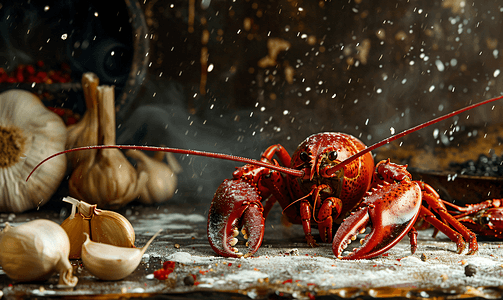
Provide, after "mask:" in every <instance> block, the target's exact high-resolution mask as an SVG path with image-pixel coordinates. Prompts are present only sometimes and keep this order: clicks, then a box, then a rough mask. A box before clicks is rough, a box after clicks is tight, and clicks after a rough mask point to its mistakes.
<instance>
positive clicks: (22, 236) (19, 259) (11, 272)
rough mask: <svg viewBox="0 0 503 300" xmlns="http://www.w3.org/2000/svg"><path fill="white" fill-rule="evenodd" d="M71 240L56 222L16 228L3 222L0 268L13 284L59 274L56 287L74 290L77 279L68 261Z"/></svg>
mask: <svg viewBox="0 0 503 300" xmlns="http://www.w3.org/2000/svg"><path fill="white" fill-rule="evenodd" d="M69 252H70V241H69V240H68V236H67V235H66V232H65V231H64V230H63V229H62V228H61V227H60V226H59V225H58V224H56V223H55V222H53V221H49V220H43V219H40V220H35V221H30V222H28V223H25V224H23V225H20V226H17V227H11V226H10V225H9V224H8V223H6V225H5V228H4V230H3V231H2V232H1V233H0V265H1V266H2V269H3V270H4V271H5V273H6V274H7V276H9V277H10V278H11V279H14V280H16V281H20V282H25V281H40V280H47V279H48V278H49V277H51V275H52V274H53V273H55V272H58V273H59V284H60V285H62V286H69V287H74V286H75V285H76V284H77V282H78V278H77V277H75V276H73V267H72V265H71V264H70V261H69V260H68V254H69Z"/></svg>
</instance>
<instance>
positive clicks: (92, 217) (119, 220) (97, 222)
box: [61, 197, 135, 259]
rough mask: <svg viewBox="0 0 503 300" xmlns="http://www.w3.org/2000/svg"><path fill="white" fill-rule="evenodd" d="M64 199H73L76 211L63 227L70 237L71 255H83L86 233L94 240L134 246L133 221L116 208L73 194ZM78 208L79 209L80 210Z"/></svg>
mask: <svg viewBox="0 0 503 300" xmlns="http://www.w3.org/2000/svg"><path fill="white" fill-rule="evenodd" d="M63 201H65V202H68V203H71V204H72V205H73V206H72V212H71V214H70V216H69V217H68V218H67V219H66V220H64V221H63V223H62V224H61V227H62V228H63V229H64V230H65V231H66V233H67V234H68V237H69V238H70V258H71V259H79V258H81V251H82V244H83V243H84V241H85V235H84V234H83V233H86V234H87V235H88V236H90V238H91V240H93V241H95V242H99V243H105V244H110V245H115V246H119V247H128V248H134V241H135V233H134V229H133V226H132V225H131V223H129V221H128V220H127V219H126V218H125V217H124V216H122V215H121V214H118V213H116V212H114V211H109V210H101V209H98V208H97V205H91V204H89V203H86V202H84V201H79V200H77V199H75V198H72V197H65V198H63ZM77 209H78V213H76V210H77Z"/></svg>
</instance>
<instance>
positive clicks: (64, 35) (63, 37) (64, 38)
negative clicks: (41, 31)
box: [61, 33, 68, 41]
mask: <svg viewBox="0 0 503 300" xmlns="http://www.w3.org/2000/svg"><path fill="white" fill-rule="evenodd" d="M67 38H68V34H66V33H63V34H62V35H61V39H62V40H63V41H64V40H66V39H67Z"/></svg>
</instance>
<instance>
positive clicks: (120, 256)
mask: <svg viewBox="0 0 503 300" xmlns="http://www.w3.org/2000/svg"><path fill="white" fill-rule="evenodd" d="M160 232H161V230H159V231H158V232H157V233H156V234H154V236H153V237H152V238H151V239H150V240H149V241H148V242H147V244H145V246H143V247H142V248H124V247H117V246H112V245H108V244H102V243H96V242H93V241H91V239H90V238H89V235H88V234H87V233H84V235H85V236H86V241H85V242H84V244H82V262H83V263H84V267H85V268H86V269H87V270H88V271H89V273H91V274H92V275H94V276H96V277H98V278H99V279H102V280H120V279H123V278H125V277H127V276H129V275H130V274H131V273H133V271H134V270H135V269H136V268H137V267H138V265H139V264H140V261H141V258H142V256H143V254H144V253H145V251H146V250H147V248H148V246H149V245H150V243H152V241H153V240H154V239H155V238H156V237H157V235H158V234H159V233H160Z"/></svg>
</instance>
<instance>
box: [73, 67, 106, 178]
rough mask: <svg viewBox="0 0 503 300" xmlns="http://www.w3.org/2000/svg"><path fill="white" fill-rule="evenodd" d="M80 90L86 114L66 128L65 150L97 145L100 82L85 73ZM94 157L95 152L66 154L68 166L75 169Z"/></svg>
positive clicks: (92, 75)
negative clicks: (98, 90) (84, 102)
mask: <svg viewBox="0 0 503 300" xmlns="http://www.w3.org/2000/svg"><path fill="white" fill-rule="evenodd" d="M81 82H82V90H83V93H84V99H85V101H86V112H85V113H84V116H83V117H82V118H81V119H80V121H79V122H78V123H76V124H73V125H70V126H68V129H67V135H68V137H67V140H66V149H71V148H76V147H82V146H90V145H97V144H98V128H99V122H98V93H97V88H98V85H99V83H100V80H99V78H98V76H96V74H94V73H91V72H87V73H84V74H83V75H82V80H81ZM94 155H96V150H87V151H77V152H71V153H68V154H67V157H68V165H69V167H70V168H72V169H73V168H75V167H76V166H77V165H78V164H79V162H81V161H84V160H85V159H87V158H89V157H91V156H94Z"/></svg>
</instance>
